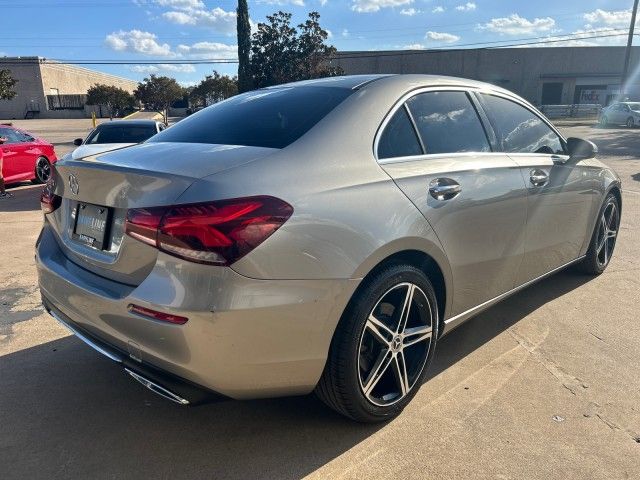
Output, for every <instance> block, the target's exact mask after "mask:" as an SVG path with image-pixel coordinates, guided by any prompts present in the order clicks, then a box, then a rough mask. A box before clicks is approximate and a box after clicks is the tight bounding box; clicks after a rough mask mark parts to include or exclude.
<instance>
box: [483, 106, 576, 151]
mask: <svg viewBox="0 0 640 480" xmlns="http://www.w3.org/2000/svg"><path fill="white" fill-rule="evenodd" d="M481 98H482V100H483V103H484V104H485V106H486V109H487V114H488V115H489V118H490V119H491V123H492V124H493V127H494V129H495V130H496V135H497V137H498V142H499V143H500V144H501V145H502V149H503V150H504V151H505V152H511V153H542V154H564V153H565V152H564V146H563V143H562V140H561V139H560V137H559V136H558V134H557V133H556V132H554V131H553V130H552V129H551V128H550V127H549V125H547V124H546V123H545V122H544V121H543V120H542V119H541V118H540V117H539V116H537V115H536V114H534V113H533V112H531V111H530V110H528V109H526V108H524V107H523V106H522V105H519V104H517V103H515V102H512V101H511V100H507V99H506V98H501V97H496V96H494V95H486V94H482V95H481Z"/></svg>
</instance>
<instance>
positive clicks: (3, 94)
mask: <svg viewBox="0 0 640 480" xmlns="http://www.w3.org/2000/svg"><path fill="white" fill-rule="evenodd" d="M16 83H18V81H17V80H16V79H14V78H13V77H12V76H11V72H10V71H9V70H0V100H11V99H12V98H13V97H15V96H16V93H17V92H16V91H15V90H13V87H14V86H15V84H16Z"/></svg>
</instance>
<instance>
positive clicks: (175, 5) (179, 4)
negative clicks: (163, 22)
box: [155, 0, 206, 9]
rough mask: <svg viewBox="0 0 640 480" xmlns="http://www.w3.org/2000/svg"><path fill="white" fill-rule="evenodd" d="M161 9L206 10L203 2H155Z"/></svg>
mask: <svg viewBox="0 0 640 480" xmlns="http://www.w3.org/2000/svg"><path fill="white" fill-rule="evenodd" d="M155 2H156V3H157V4H158V5H160V6H161V7H171V8H179V9H188V8H206V5H205V4H204V3H203V2H202V0H155Z"/></svg>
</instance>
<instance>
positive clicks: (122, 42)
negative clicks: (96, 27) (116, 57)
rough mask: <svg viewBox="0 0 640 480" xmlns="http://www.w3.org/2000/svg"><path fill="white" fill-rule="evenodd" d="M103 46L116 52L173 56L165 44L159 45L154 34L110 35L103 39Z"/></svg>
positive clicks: (132, 32)
mask: <svg viewBox="0 0 640 480" xmlns="http://www.w3.org/2000/svg"><path fill="white" fill-rule="evenodd" d="M105 44H106V45H107V46H108V47H109V48H111V49H112V50H115V51H117V52H125V51H126V52H133V53H141V54H143V55H156V56H173V55H174V53H173V52H172V51H171V47H170V46H169V44H167V43H162V44H161V43H159V42H158V37H157V36H156V35H155V34H154V33H150V32H143V31H141V30H129V31H128V32H125V31H123V30H120V31H118V32H113V33H110V34H109V35H107V36H106V38H105Z"/></svg>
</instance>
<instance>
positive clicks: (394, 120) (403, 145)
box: [378, 106, 423, 159]
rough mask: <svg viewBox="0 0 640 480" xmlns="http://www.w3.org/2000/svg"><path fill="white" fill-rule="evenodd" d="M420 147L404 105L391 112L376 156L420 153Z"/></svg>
mask: <svg viewBox="0 0 640 480" xmlns="http://www.w3.org/2000/svg"><path fill="white" fill-rule="evenodd" d="M422 153H423V152H422V147H421V146H420V141H419V140H418V137H417V136H416V131H415V129H414V128H413V125H412V124H411V120H410V119H409V115H408V114H407V111H406V109H405V108H404V106H402V107H400V108H399V109H398V110H397V111H396V113H394V114H393V117H391V120H389V123H387V126H386V127H385V128H384V131H383V132H382V135H380V141H379V142H378V158H379V159H383V158H394V157H408V156H411V155H421V154H422Z"/></svg>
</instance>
